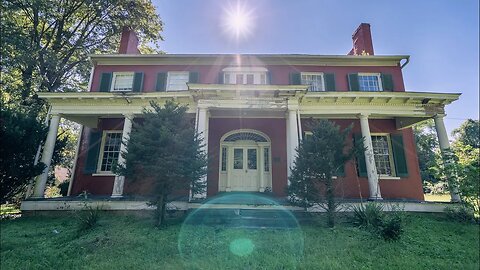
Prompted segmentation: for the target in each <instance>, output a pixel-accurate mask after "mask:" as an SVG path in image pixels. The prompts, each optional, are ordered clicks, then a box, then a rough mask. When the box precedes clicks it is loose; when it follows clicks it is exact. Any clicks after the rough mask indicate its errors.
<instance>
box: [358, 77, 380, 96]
mask: <svg viewBox="0 0 480 270" xmlns="http://www.w3.org/2000/svg"><path fill="white" fill-rule="evenodd" d="M357 76H358V87H359V89H358V90H359V91H362V92H383V84H382V76H381V74H380V73H358V74H357ZM360 76H376V77H377V80H378V90H377V91H375V90H362V89H361V85H360Z"/></svg>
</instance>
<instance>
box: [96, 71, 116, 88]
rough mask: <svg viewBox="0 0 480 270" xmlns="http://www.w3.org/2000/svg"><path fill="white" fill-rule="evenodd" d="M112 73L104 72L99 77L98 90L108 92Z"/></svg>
mask: <svg viewBox="0 0 480 270" xmlns="http://www.w3.org/2000/svg"><path fill="white" fill-rule="evenodd" d="M112 75H113V74H112V73H111V72H104V73H102V76H101V77H100V88H99V91H100V92H110V87H111V85H112Z"/></svg>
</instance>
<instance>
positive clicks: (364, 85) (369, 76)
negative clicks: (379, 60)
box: [358, 73, 383, 91]
mask: <svg viewBox="0 0 480 270" xmlns="http://www.w3.org/2000/svg"><path fill="white" fill-rule="evenodd" d="M358 84H359V87H360V91H382V90H383V89H382V83H381V78H380V74H378V73H360V74H358Z"/></svg>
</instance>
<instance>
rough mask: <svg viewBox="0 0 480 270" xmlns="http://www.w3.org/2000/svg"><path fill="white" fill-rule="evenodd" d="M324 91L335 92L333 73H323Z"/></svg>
mask: <svg viewBox="0 0 480 270" xmlns="http://www.w3.org/2000/svg"><path fill="white" fill-rule="evenodd" d="M323 76H324V79H325V91H335V90H336V89H335V74H333V73H325V74H324V75H323Z"/></svg>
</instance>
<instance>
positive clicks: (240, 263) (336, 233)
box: [0, 214, 480, 270]
mask: <svg viewBox="0 0 480 270" xmlns="http://www.w3.org/2000/svg"><path fill="white" fill-rule="evenodd" d="M322 222H323V221H322ZM0 226H1V252H0V259H1V264H0V269H5V270H6V269H293V268H297V269H479V260H480V259H479V227H478V225H474V224H459V223H454V222H451V221H448V220H446V218H445V217H444V216H443V215H438V214H408V215H407V224H406V227H405V234H404V235H402V238H401V239H400V240H399V241H397V242H385V241H383V240H382V239H379V238H376V237H374V236H372V234H370V233H368V232H366V231H364V230H361V229H358V228H356V227H354V226H353V225H351V224H349V223H341V224H339V225H338V226H336V227H335V228H334V229H329V228H325V227H324V226H321V225H312V224H310V225H302V226H301V227H300V228H299V229H298V230H259V229H256V230H252V229H250V230H246V229H222V228H213V227H205V226H184V227H183V228H182V225H181V224H173V225H171V226H169V227H167V228H166V229H162V230H159V229H156V228H154V227H153V226H152V223H151V221H150V220H148V219H140V218H132V217H125V216H110V215H106V214H103V215H102V216H101V217H100V220H99V224H98V226H96V227H94V228H93V229H91V230H88V231H85V232H83V233H81V234H78V233H77V227H78V221H76V220H75V219H74V218H73V217H72V216H64V217H22V218H18V219H14V220H4V221H1V222H0Z"/></svg>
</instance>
